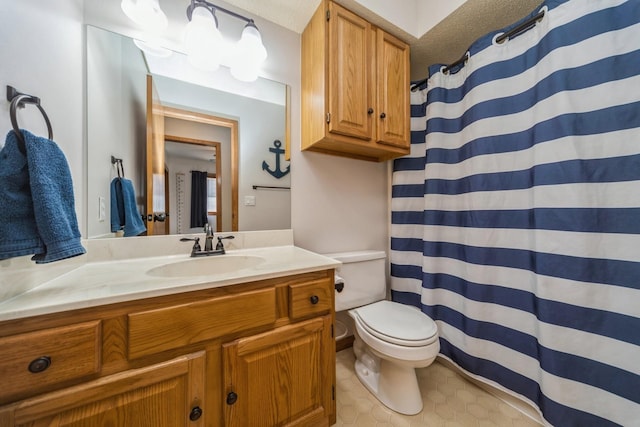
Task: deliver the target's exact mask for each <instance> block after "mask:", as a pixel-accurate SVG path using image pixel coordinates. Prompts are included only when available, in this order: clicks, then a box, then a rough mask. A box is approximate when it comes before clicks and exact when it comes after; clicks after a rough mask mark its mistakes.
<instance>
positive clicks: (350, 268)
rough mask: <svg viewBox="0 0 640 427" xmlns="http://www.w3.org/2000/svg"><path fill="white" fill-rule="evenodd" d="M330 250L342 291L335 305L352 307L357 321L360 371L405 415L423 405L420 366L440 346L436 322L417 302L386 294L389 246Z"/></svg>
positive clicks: (356, 350)
mask: <svg viewBox="0 0 640 427" xmlns="http://www.w3.org/2000/svg"><path fill="white" fill-rule="evenodd" d="M327 256H329V257H331V258H334V259H336V260H338V261H341V262H342V265H341V266H340V267H339V268H338V269H337V271H336V274H339V277H340V282H343V283H344V288H341V289H342V290H341V291H338V290H336V298H335V301H336V311H341V310H348V313H349V315H350V316H351V317H352V318H353V322H354V325H355V331H354V337H355V341H354V344H353V351H354V354H355V356H356V362H355V371H356V376H357V377H358V379H359V380H360V382H362V384H363V385H364V386H365V387H366V388H367V390H369V392H371V393H372V394H373V395H374V396H376V398H377V399H378V400H380V402H382V403H383V404H384V405H385V406H387V407H388V408H390V409H392V410H394V411H396V412H399V413H401V414H406V415H414V414H417V413H419V412H420V411H422V396H421V394H420V388H419V385H418V379H417V376H416V372H415V369H416V368H424V367H427V366H429V365H430V364H431V363H432V362H433V361H434V360H435V358H436V356H437V355H438V353H439V351H440V341H439V339H438V328H437V326H436V324H435V322H434V321H433V320H432V319H431V318H429V316H427V315H426V314H424V313H422V312H421V311H420V310H418V309H417V308H416V307H412V306H408V305H405V304H400V303H396V302H392V301H387V300H385V299H384V295H386V281H385V258H386V255H385V253H384V252H380V251H359V252H347V253H333V254H327Z"/></svg>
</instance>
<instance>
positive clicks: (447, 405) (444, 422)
mask: <svg viewBox="0 0 640 427" xmlns="http://www.w3.org/2000/svg"><path fill="white" fill-rule="evenodd" d="M354 360H355V359H354V356H353V350H352V349H351V348H347V349H345V350H342V351H340V352H338V353H337V355H336V363H337V366H336V377H337V383H338V384H337V390H336V393H337V404H336V406H337V423H336V424H335V426H336V427H340V426H344V427H347V426H353V427H356V426H357V427H391V426H393V427H418V426H428V427H440V426H443V427H471V426H474V427H475V426H477V427H485V426H486V427H506V426H509V427H539V426H540V424H538V423H537V422H535V421H534V420H532V419H531V418H529V417H527V416H526V415H523V414H522V413H521V412H519V411H517V410H515V409H514V408H512V407H511V406H509V405H507V404H506V403H504V402H503V401H501V400H500V399H498V398H497V397H495V396H493V395H492V394H489V393H487V392H486V391H484V390H483V389H481V388H480V387H478V386H477V385H475V384H473V383H471V382H470V381H468V380H466V379H465V378H464V377H463V376H461V375H460V374H459V373H457V372H456V371H454V370H452V369H450V368H449V367H447V366H445V365H444V364H442V363H438V362H437V361H436V362H435V363H433V364H432V365H431V366H429V367H427V368H423V369H419V370H418V381H419V382H420V389H421V392H422V400H423V402H424V409H423V410H422V412H421V413H420V414H418V415H412V416H407V415H401V414H398V413H396V412H393V411H391V410H390V409H387V407H386V406H384V405H383V404H381V403H380V402H379V401H378V400H377V399H376V398H375V397H373V396H372V395H371V394H370V393H369V392H368V391H367V389H365V388H364V386H363V385H362V384H361V383H360V380H358V378H357V377H356V374H355V372H354V368H353V364H354Z"/></svg>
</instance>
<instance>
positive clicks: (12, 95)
mask: <svg viewBox="0 0 640 427" xmlns="http://www.w3.org/2000/svg"><path fill="white" fill-rule="evenodd" d="M7 100H8V101H11V107H10V110H9V114H10V116H11V125H12V126H13V131H14V132H15V134H16V136H17V137H18V148H19V149H20V152H22V154H25V155H26V152H27V151H26V146H25V141H24V136H23V135H22V132H20V127H19V126H18V119H17V117H16V110H17V109H18V108H24V106H25V104H33V105H35V106H36V107H38V110H40V113H41V114H42V117H44V121H45V122H46V123H47V130H48V131H49V139H53V129H52V128H51V122H50V121H49V117H48V116H47V113H46V112H45V111H44V108H42V106H41V105H40V98H37V97H35V96H31V95H27V94H25V93H20V92H18V91H17V90H15V88H13V87H11V86H7Z"/></svg>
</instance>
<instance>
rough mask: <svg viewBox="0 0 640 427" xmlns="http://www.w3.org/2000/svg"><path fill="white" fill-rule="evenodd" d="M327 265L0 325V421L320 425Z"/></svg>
mask: <svg viewBox="0 0 640 427" xmlns="http://www.w3.org/2000/svg"><path fill="white" fill-rule="evenodd" d="M333 307H334V302H333V270H326V271H319V272H313V273H305V274H301V275H294V276H286V277H281V278H275V279H269V280H263V281H257V282H251V283H245V284H239V285H233V286H227V287H223V288H212V289H207V290H203V291H196V292H189V293H184V294H177V295H170V296H166V297H158V298H151V299H146V300H139V301H130V302H126V303H118V304H113V305H109V306H103V307H96V308H93V309H82V310H75V311H71V312H65V313H56V314H51V315H43V316H37V317H32V318H27V319H19V320H14V321H6V322H1V323H0V356H5V357H3V358H0V375H1V376H2V378H4V379H5V381H3V382H4V387H2V389H0V426H2V427H9V426H54V425H55V426H77V427H81V426H111V425H113V426H124V425H127V426H129V425H130V426H137V427H145V426H149V427H159V426H160V427H162V426H167V427H177V426H185V427H186V426H189V427H204V426H212V427H213V426H243V427H248V426H265V427H270V426H284V425H287V426H297V425H300V426H303V425H304V426H308V425H313V426H316V425H317V426H329V425H332V424H334V423H335V417H336V415H335V341H334V339H333V323H334V311H333Z"/></svg>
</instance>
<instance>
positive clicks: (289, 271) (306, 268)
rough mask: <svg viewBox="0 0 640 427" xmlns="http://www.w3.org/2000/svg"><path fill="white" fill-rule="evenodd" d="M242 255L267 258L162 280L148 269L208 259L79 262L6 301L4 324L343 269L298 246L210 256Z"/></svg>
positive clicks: (1, 314)
mask: <svg viewBox="0 0 640 427" xmlns="http://www.w3.org/2000/svg"><path fill="white" fill-rule="evenodd" d="M238 256H250V257H260V258H261V259H260V260H259V261H260V262H259V264H257V265H254V266H249V267H246V268H242V269H239V270H235V271H231V272H216V271H215V269H214V268H212V269H211V270H212V271H210V272H209V271H207V273H206V275H199V276H190V277H184V276H183V277H158V276H156V275H150V274H149V273H148V271H149V270H150V269H152V268H154V267H158V266H161V265H166V264H169V263H177V262H184V261H188V260H202V259H204V257H198V258H190V257H189V255H188V254H183V255H170V256H155V257H146V258H134V259H128V260H110V261H104V262H86V263H82V264H78V266H77V267H76V268H73V269H71V270H70V271H68V272H66V273H64V274H62V275H60V276H58V277H55V278H53V279H51V280H48V281H44V282H43V283H41V284H39V285H38V286H36V287H34V288H32V289H29V290H27V291H26V292H23V293H20V294H18V295H16V296H13V297H12V298H10V299H7V300H4V301H1V302H0V321H3V320H11V319H19V318H25V317H30V316H35V315H41V314H49V313H55V312H60V311H68V310H75V309H80V308H86V307H95V306H99V305H104V304H112V303H118V302H124V301H130V300H135V299H142V298H150V297H157V296H162V295H171V294H175V293H182V292H190V291H197V290H202V289H209V288H216V287H221V286H227V285H234V284H238V283H244V282H249V281H256V280H263V279H271V278H274V277H279V276H287V275H293V274H301V273H308V272H312V271H319V270H324V269H328V268H335V267H337V266H339V265H340V262H338V261H336V260H334V259H332V258H327V257H325V256H322V255H318V254H316V253H313V252H310V251H307V250H305V249H301V248H298V247H295V246H292V245H287V246H270V247H260V248H250V249H237V250H228V251H227V254H225V255H216V256H211V257H206V258H216V259H218V260H216V261H215V262H222V260H223V259H224V257H238ZM230 261H231V260H230ZM198 262H200V261H198Z"/></svg>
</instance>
